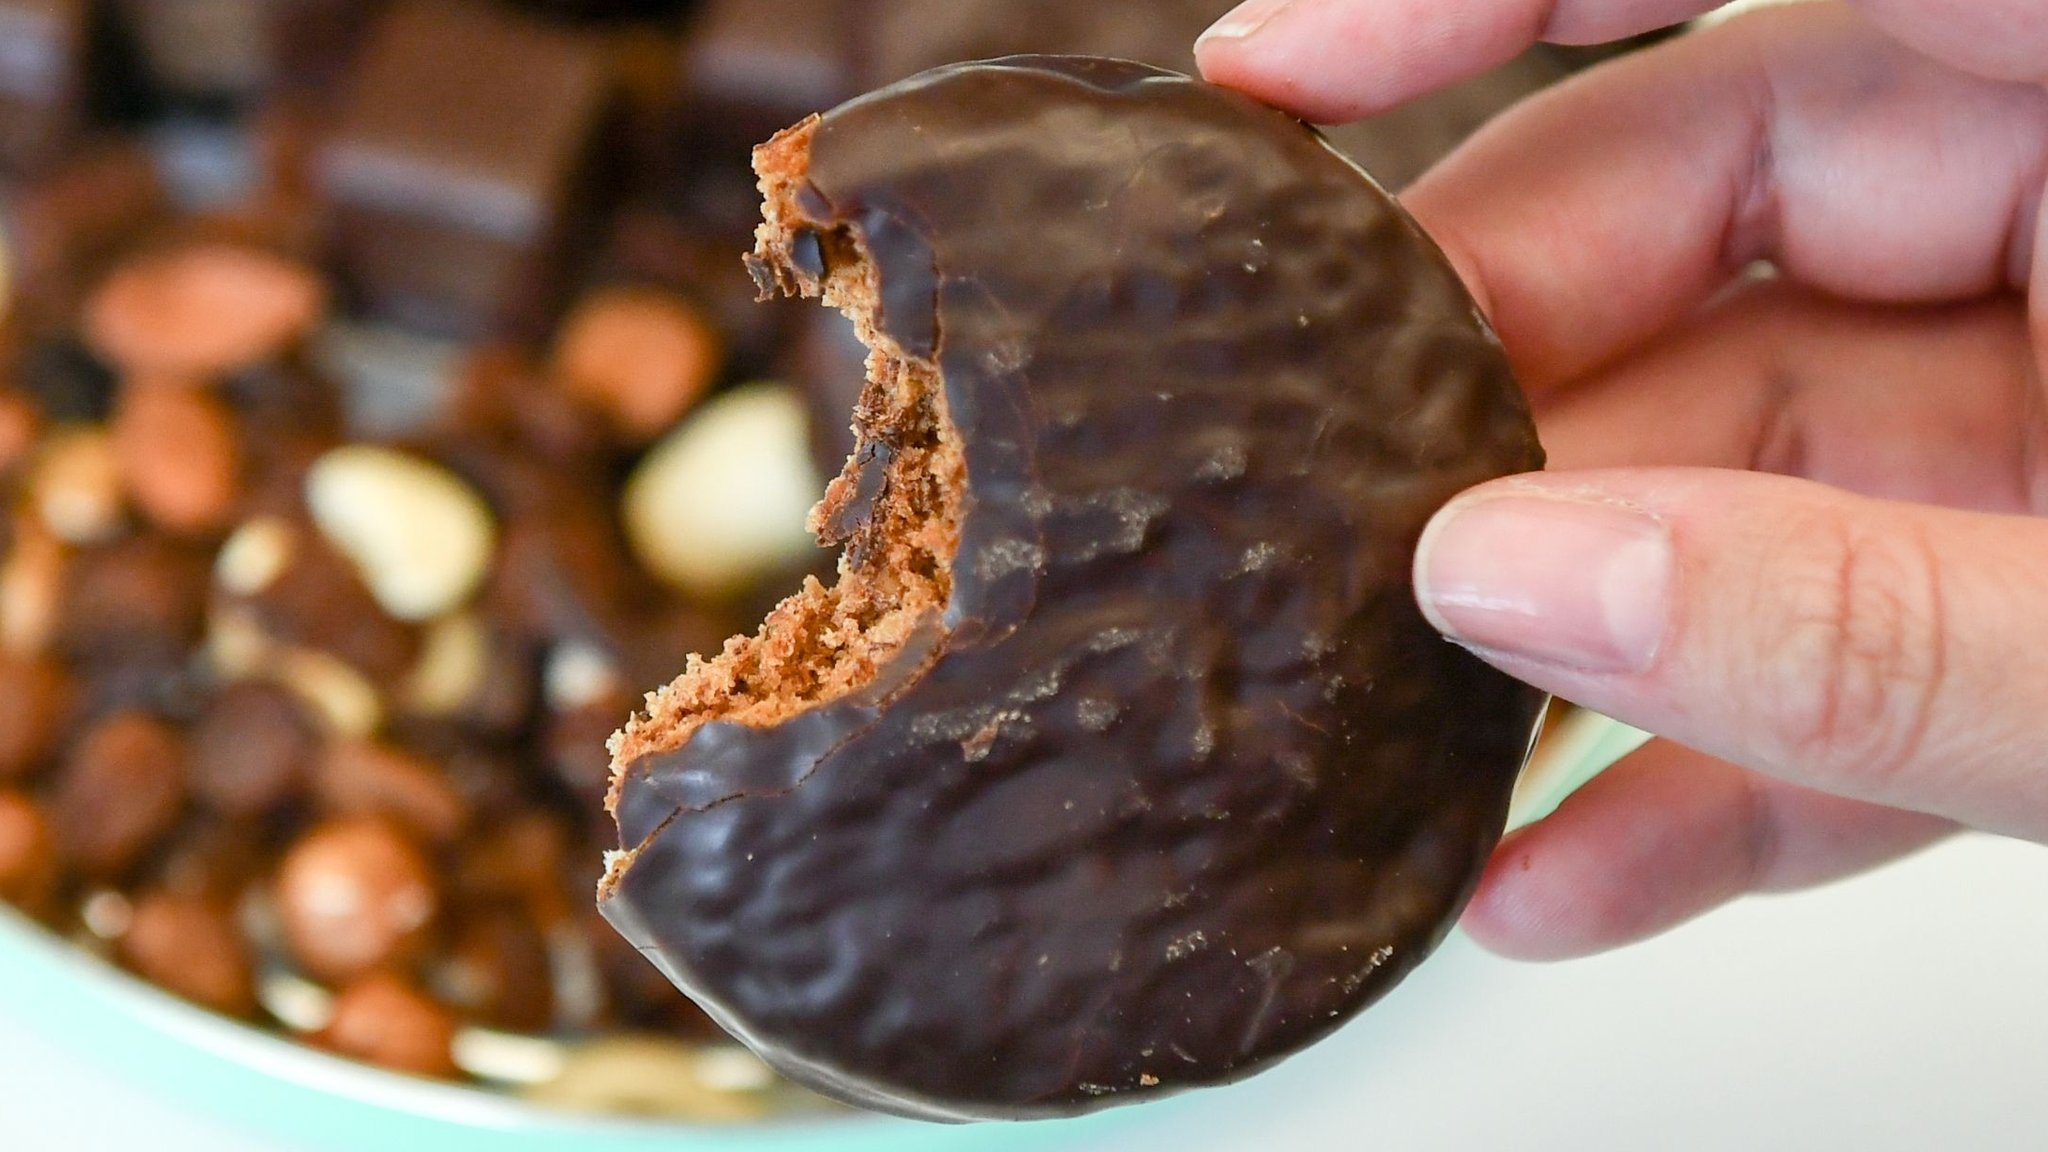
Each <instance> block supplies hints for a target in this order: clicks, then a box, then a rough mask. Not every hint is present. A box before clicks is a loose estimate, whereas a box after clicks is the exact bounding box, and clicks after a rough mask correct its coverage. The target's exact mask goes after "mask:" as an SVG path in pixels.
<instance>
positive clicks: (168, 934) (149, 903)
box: [117, 892, 256, 1016]
mask: <svg viewBox="0 0 2048 1152" xmlns="http://www.w3.org/2000/svg"><path fill="white" fill-rule="evenodd" d="M117 951H118V953H119V955H120V957H121V961H122V963H124V964H126V965H127V966H128V967H130V968H132V969H134V970H135V972H136V974H138V975H140V976H141V977H142V978H143V979H145V980H148V981H149V982H150V983H152V984H156V985H158V986H160V987H162V988H165V989H168V990H169V991H171V992H174V993H176V994H178V995H179V996H183V997H184V998H185V999H187V1000H191V1001H194V1002H195V1003H199V1004H203V1005H205V1006H206V1007H208V1008H211V1009H213V1010H214V1011H216V1012H224V1013H227V1014H228V1015H230V1016H252V1015H254V1014H255V1012H256V982H255V977H254V974H253V972H252V969H251V965H250V961H249V952H248V948H247V946H246V945H245V944H244V943H243V940H242V935H241V933H240V932H239V931H237V930H236V928H235V921H234V916H233V914H232V912H231V910H230V909H229V908H227V907H226V906H224V905H222V904H220V903H219V902H217V901H214V900H209V899H205V898H202V897H195V896H179V895H174V894H172V893H169V892H152V893H149V894H148V895H145V896H143V897H141V898H140V899H138V900H136V901H135V904H134V910H133V912H132V913H131V915H130V919H129V922H128V930H127V931H126V932H125V933H123V934H122V935H121V939H120V943H119V945H118V948H117Z"/></svg>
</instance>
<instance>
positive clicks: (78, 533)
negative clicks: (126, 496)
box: [29, 427, 123, 544]
mask: <svg viewBox="0 0 2048 1152" xmlns="http://www.w3.org/2000/svg"><path fill="white" fill-rule="evenodd" d="M29 492H30V497H31V500H32V501H33V504H34V507H35V510H36V513H37V515H39V516H41V517H42V521H43V524H44V525H45V526H46V527H48V528H49V530H50V531H51V532H52V533H54V534H55V535H56V537H57V538H58V539H59V540H62V541H64V542H66V543H68V544H96V543H98V542H100V541H102V540H106V539H109V538H111V537H113V536H115V535H117V534H118V533H119V532H120V531H121V528H122V519H123V517H122V513H123V505H122V501H121V467H120V464H119V462H118V461H117V460H116V458H115V454H114V441H113V438H112V437H111V436H109V435H107V434H106V433H105V432H103V431H100V430H98V429H95V428H85V427H74V428H68V429H65V430H63V431H60V432H57V433H55V434H53V435H52V436H50V437H49V438H48V439H47V440H45V441H44V442H43V446H42V450H41V451H40V452H39V453H37V456H36V462H35V465H34V470H33V474H32V475H31V476H30V477H29Z"/></svg>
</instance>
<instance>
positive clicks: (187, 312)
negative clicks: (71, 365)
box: [84, 242, 327, 378]
mask: <svg viewBox="0 0 2048 1152" xmlns="http://www.w3.org/2000/svg"><path fill="white" fill-rule="evenodd" d="M326 304H327V301H326V291H325V289H323V288H322V287H321V284H320V280H319V277H318V276H316V275H315V274H314V273H313V272H312V271H311V270H309V269H307V268H305V267H303V266H301V265H299V264H297V263H294V262H293V261H290V260H287V259H285V258H284V257H282V256H278V255H274V254H272V253H269V252H265V251H263V250H261V249H258V248H250V247H244V246H241V245H236V244H225V243H218V242H206V243H190V244H184V245H180V246H178V247H176V248H171V249H168V250H165V251H160V252H155V253H151V254H149V255H146V256H142V257H140V258H137V259H134V260H130V261H129V262H128V263H126V264H123V265H122V266H121V267H119V268H117V269H115V270H114V272H113V274H112V275H110V276H109V277H107V279H106V281H105V282H104V283H102V284H101V285H100V286H99V288H98V289H97V290H96V291H95V292H94V293H93V295H92V298H91V299H89V300H88V301H87V302H86V306H85V316H84V326H85V334H86V338H87V340H88V341H89V342H90V343H91V344H92V346H93V349H94V350H95V351H97V352H98V353H99V354H100V355H101V356H103V357H105V358H106V359H107V360H108V361H109V362H111V363H113V364H115V365H117V366H119V367H120V368H122V369H124V370H126V371H128V372H146V373H159V372H160V373H168V374H172V375H179V376H187V377H199V378H205V377H211V376H216V375H219V374H221V373H225V372H230V371H233V370H234V369H236V368H241V367H245V366H247V365H250V364H254V363H258V362H260V361H263V360H267V359H270V358H271V357H274V356H276V355H278V354H279V353H281V352H283V351H285V350H286V349H287V348H289V347H290V346H291V345H292V344H293V343H294V342H296V341H298V340H299V339H300V338H301V337H303V336H304V335H305V334H306V333H307V332H309V331H311V329H312V328H313V326H314V325H315V324H317V323H318V322H319V320H320V317H321V315H322V313H323V312H324V311H325V309H326Z"/></svg>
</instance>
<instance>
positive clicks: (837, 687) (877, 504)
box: [608, 119, 966, 856]
mask: <svg viewBox="0 0 2048 1152" xmlns="http://www.w3.org/2000/svg"><path fill="white" fill-rule="evenodd" d="M816 126H817V122H816V120H815V119H813V120H811V121H807V122H805V123H803V124H799V125H797V126H796V127H794V128H791V129H789V130H787V131H785V132H783V133H781V134H780V135H778V136H777V137H776V138H775V139H773V140H771V141H770V142H769V143H767V144H765V145H763V146H762V147H761V148H759V149H757V150H756V154H755V161H754V162H755V167H756V169H757V171H758V172H759V174H760V185H761V192H762V196H763V199H764V201H765V212H764V220H763V223H762V224H761V226H760V228H759V229H758V231H757V234H756V247H755V252H754V256H753V258H752V259H751V260H750V261H749V264H750V266H751V267H752V268H753V269H754V273H755V277H756V279H757V280H758V281H759V282H760V284H761V289H762V292H763V294H764V295H765V294H767V293H769V292H771V291H780V292H782V293H784V294H787V295H793V296H794V295H801V296H806V297H814V298H818V299H820V300H822V301H823V302H824V303H825V304H827V305H830V306H832V307H835V308H838V309H839V310H840V311H842V312H844V313H846V315H847V316H849V317H850V318H851V319H852V320H853V322H854V325H855V327H856V329H857V330H858V331H859V333H860V337H861V340H862V342H863V343H865V344H866V345H867V346H868V348H869V349H870V351H869V354H868V360H867V374H868V381H867V385H866V387H865V389H864V390H863V392H862V394H861V399H860V404H859V406H858V408H857V410H856V411H855V412H854V413H853V420H854V431H855V436H856V447H855V450H854V453H853V455H852V457H851V458H849V459H848V460H847V462H846V467H845V469H844V470H843V471H842V472H841V473H840V475H839V476H838V477H837V478H835V479H834V480H833V481H832V482H831V484H830V485H828V486H827V487H826V490H825V495H824V498H823V499H822V500H820V501H819V503H818V505H817V507H815V508H814V509H812V511H811V517H810V524H809V527H810V530H811V531H812V533H813V534H815V535H817V536H818V538H819V540H820V542H821V543H824V544H826V545H843V550H842V552H841V554H840V559H839V571H838V579H837V580H836V581H835V582H834V583H832V584H830V585H827V584H825V583H823V582H821V581H819V580H818V579H816V578H815V577H811V578H807V579H806V580H805V581H804V584H803V587H802V588H801V589H799V590H798V591H797V592H796V593H795V594H794V595H791V596H790V597H788V598H787V599H785V600H783V601H782V602H781V603H780V604H778V605H776V607H775V609H774V610H773V611H771V612H770V613H769V614H768V618H767V619H766V620H765V621H764V622H763V623H762V625H761V627H760V630H759V631H758V632H756V633H755V634H754V635H751V636H735V637H733V638H732V639H730V640H727V641H726V643H725V647H724V650H723V651H721V652H719V653H718V654H717V655H715V656H711V657H709V658H705V657H703V656H699V655H695V654H693V655H691V656H690V657H689V658H688V662H687V664H686V666H685V667H684V669H683V672H682V674H681V675H679V676H677V677H676V678H675V680H674V681H672V682H671V683H669V684H668V685H667V686H665V687H662V688H659V689H656V690H655V691H653V692H650V693H649V694H648V696H647V710H646V711H645V712H644V713H642V714H640V715H636V716H634V717H633V718H632V719H631V720H630V721H629V722H628V723H627V724H626V726H625V727H624V728H623V729H621V730H620V731H619V732H618V733H617V734H615V735H614V736H613V737H612V741H611V751H612V773H613V778H612V792H611V797H610V799H609V802H608V803H609V806H611V807H612V808H614V809H616V806H617V802H618V792H619V788H620V786H621V784H622V782H623V780H624V774H625V770H626V768H627V766H628V765H631V764H632V763H633V762H634V761H636V760H639V759H640V758H642V757H644V756H648V755H651V754H654V753H659V752H666V751H671V750H673V749H675V748H678V747H681V746H682V745H683V744H684V743H686V742H687V741H688V740H689V739H690V736H691V734H692V733H694V732H695V731H696V730H697V729H699V728H701V727H702V726H703V725H705V724H707V723H710V722H712V721H715V720H722V721H729V722H732V723H735V724H742V725H747V726H750V727H766V726H769V725H774V724H778V723H781V722H783V721H784V720H787V719H788V718H790V717H791V716H794V715H796V714H798V713H801V712H804V711H806V710H808V709H810V708H814V707H816V706H818V705H821V704H827V703H830V702H832V701H834V700H838V699H841V698H843V697H845V696H847V695H848V694H849V693H851V692H853V691H855V690H857V689H859V688H860V687H861V686H862V685H864V684H866V683H868V682H869V681H870V680H872V679H873V678H874V676H875V674H876V672H877V670H878V669H880V668H881V667H882V666H883V665H885V664H887V663H888V661H889V660H890V658H891V657H893V656H895V655H896V654H897V653H898V652H900V651H901V650H902V649H903V646H904V644H905V643H906V642H907V641H908V639H909V638H910V636H911V635H912V633H913V632H914V631H915V629H916V628H917V627H918V625H919V624H920V623H921V622H924V621H927V620H930V619H932V618H933V617H934V616H936V615H937V614H938V613H941V612H943V611H944V610H945V606H946V603H947V600H948V598H949V597H950V596H951V594H952V583H953V582H952V570H951V568H952V558H953V555H954V553H955V552H956V551H957V550H958V548H959V543H960V517H961V509H962V505H963V503H964V494H965V489H966V467H965V464H964V460H963V457H962V453H961V449H960V443H959V437H958V435H957V433H956V432H955V430H954V429H953V426H952V423H951V421H950V420H949V419H948V417H947V414H946V402H945V394H944V391H943V389H942V387H941V384H940V379H939V370H938V367H937V365H936V364H934V363H932V362H931V361H930V360H929V359H924V358H920V357H916V356H911V355H909V354H906V353H905V352H904V351H903V350H902V349H901V347H900V346H899V345H897V344H896V342H895V341H893V340H891V339H890V338H889V337H888V336H887V335H886V334H885V333H883V332H881V331H880V329H879V326H878V325H877V323H876V321H875V317H876V316H877V314H878V310H879V305H880V297H879V292H878V288H877V284H876V277H875V274H874V270H873V267H872V265H871V264H870V262H869V261H868V259H867V255H866V253H865V252H864V251H863V250H862V245H861V242H860V240H859V239H858V237H856V236H854V235H853V234H852V233H851V232H850V231H849V230H847V229H845V228H840V229H836V230H834V231H832V232H829V233H818V232H815V231H812V230H811V229H810V228H809V227H808V226H807V225H805V224H803V223H801V219H802V217H801V214H800V212H799V210H798V209H797V208H796V204H795V200H796V197H797V196H798V195H799V194H800V190H801V189H802V188H803V187H804V186H805V172H806V170H807V168H808V165H809V160H810V144H811V137H812V134H813V132H814V131H815V129H816ZM628 847H629V848H630V846H628ZM629 855H630V854H628V856H629Z"/></svg>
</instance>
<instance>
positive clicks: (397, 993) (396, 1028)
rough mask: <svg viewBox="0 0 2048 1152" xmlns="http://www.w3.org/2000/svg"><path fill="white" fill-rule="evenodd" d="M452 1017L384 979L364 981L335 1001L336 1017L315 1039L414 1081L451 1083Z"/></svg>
mask: <svg viewBox="0 0 2048 1152" xmlns="http://www.w3.org/2000/svg"><path fill="white" fill-rule="evenodd" d="M455 1027H456V1022H455V1014H454V1013H452V1012H450V1011H449V1010H448V1009H446V1008H443V1007H442V1006H441V1005H439V1004H437V1003H435V1002H434V1001H433V999H432V998H430V997H429V996H427V995H426V993H424V992H421V991H420V990H419V989H417V988H415V987H413V986H412V985H410V984H408V983H406V982H405V981H403V980H400V979H399V978H397V977H395V976H392V975H389V974H388V973H379V974H377V975H373V976H367V977H364V978H363V979H362V980H360V981H357V982H356V983H354V984H351V985H349V986H348V987H347V988H345V989H343V990H342V992H341V995H340V996H338V997H336V998H335V1001H334V1015H333V1017H332V1018H331V1019H330V1020H329V1021H328V1022H327V1027H326V1028H324V1029H322V1030H321V1031H320V1034H319V1035H318V1036H317V1037H315V1039H316V1041H317V1042H318V1043H319V1044H320V1045H321V1046H322V1047H325V1048H328V1049H330V1050H332V1051H335V1052H339V1053H341V1054H342V1055H344V1056H353V1057H354V1058H356V1059H358V1060H363V1061H367V1062H368V1063H371V1064H378V1065H382V1066H383V1067H385V1068H389V1069H392V1070H393V1071H396V1072H410V1073H412V1074H413V1075H415V1076H435V1077H440V1078H443V1079H452V1078H454V1077H455V1076H457V1075H459V1072H458V1070H457V1069H456V1067H455V1054H454V1046H455Z"/></svg>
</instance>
